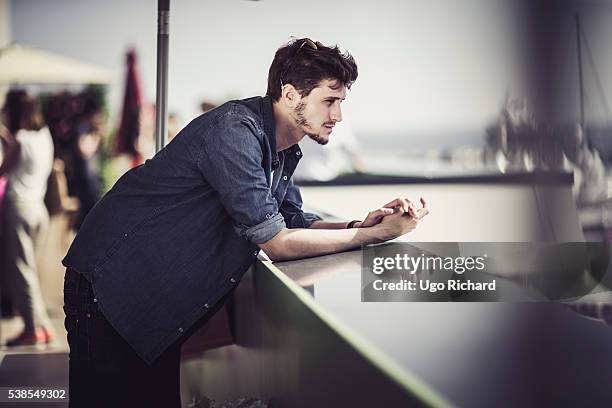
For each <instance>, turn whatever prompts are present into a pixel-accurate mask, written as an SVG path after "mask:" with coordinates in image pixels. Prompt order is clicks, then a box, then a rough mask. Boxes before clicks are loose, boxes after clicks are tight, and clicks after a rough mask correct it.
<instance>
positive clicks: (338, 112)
mask: <svg viewBox="0 0 612 408" xmlns="http://www.w3.org/2000/svg"><path fill="white" fill-rule="evenodd" d="M331 120H333V121H334V122H342V109H341V108H340V105H336V104H334V106H333V107H332V110H331Z"/></svg>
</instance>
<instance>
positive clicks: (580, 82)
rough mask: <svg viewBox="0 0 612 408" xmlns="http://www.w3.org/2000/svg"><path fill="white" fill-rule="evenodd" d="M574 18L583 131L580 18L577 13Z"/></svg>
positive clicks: (582, 126)
mask: <svg viewBox="0 0 612 408" xmlns="http://www.w3.org/2000/svg"><path fill="white" fill-rule="evenodd" d="M575 18H576V46H577V52H578V86H579V88H578V89H579V91H580V127H581V128H582V130H583V131H584V84H583V82H582V81H583V79H582V46H581V45H582V44H581V41H580V18H579V17H578V13H576V15H575Z"/></svg>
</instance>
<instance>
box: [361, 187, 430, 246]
mask: <svg viewBox="0 0 612 408" xmlns="http://www.w3.org/2000/svg"><path fill="white" fill-rule="evenodd" d="M420 201H421V208H417V206H415V205H414V204H413V203H412V202H411V201H410V200H408V199H407V198H396V199H395V200H393V201H391V202H389V203H387V204H385V205H384V206H382V207H381V208H378V209H376V210H373V211H370V212H369V213H368V215H367V217H366V218H365V220H363V222H361V223H356V224H355V226H356V227H358V228H368V227H375V228H377V229H380V230H381V232H382V234H383V237H382V239H384V240H388V239H394V238H397V237H399V236H400V235H404V234H406V233H408V232H410V231H412V230H414V229H415V228H416V226H417V224H418V222H419V221H420V220H421V219H422V218H423V217H425V216H426V215H427V214H429V209H428V208H427V202H426V201H425V199H424V198H422V197H421V198H420Z"/></svg>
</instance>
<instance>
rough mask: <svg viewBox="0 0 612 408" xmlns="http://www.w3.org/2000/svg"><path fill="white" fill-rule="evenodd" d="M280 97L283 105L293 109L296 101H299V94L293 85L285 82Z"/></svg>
mask: <svg viewBox="0 0 612 408" xmlns="http://www.w3.org/2000/svg"><path fill="white" fill-rule="evenodd" d="M281 99H282V100H283V102H284V103H285V105H287V107H289V108H292V109H293V108H295V107H296V106H297V105H298V103H300V100H301V96H300V93H299V92H298V91H297V89H295V87H294V86H293V85H291V84H285V85H283V88H282V89H281Z"/></svg>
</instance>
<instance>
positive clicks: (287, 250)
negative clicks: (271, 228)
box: [260, 228, 383, 261]
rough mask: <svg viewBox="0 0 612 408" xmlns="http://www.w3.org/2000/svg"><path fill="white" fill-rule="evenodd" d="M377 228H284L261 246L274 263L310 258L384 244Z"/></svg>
mask: <svg viewBox="0 0 612 408" xmlns="http://www.w3.org/2000/svg"><path fill="white" fill-rule="evenodd" d="M378 235H379V234H378V231H377V229H376V228H352V229H346V228H344V229H302V228H298V229H284V230H282V231H281V232H279V233H278V234H277V236H275V237H274V238H273V239H272V240H270V241H268V242H267V243H265V244H262V245H260V247H261V248H262V249H263V250H264V251H265V252H266V254H268V256H269V257H270V259H272V260H273V261H286V260H289V259H297V258H306V257H311V256H318V255H327V254H332V253H335V252H341V251H347V250H349V249H355V248H359V247H361V245H363V244H369V243H375V242H381V241H382V240H383V239H382V238H381V237H379V236H378Z"/></svg>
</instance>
